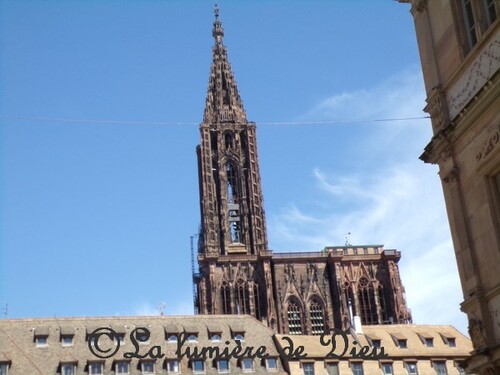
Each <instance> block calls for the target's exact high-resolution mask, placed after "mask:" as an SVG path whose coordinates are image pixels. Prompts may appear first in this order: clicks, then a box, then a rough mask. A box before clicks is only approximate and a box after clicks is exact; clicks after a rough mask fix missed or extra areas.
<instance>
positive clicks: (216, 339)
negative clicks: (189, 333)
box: [210, 333, 221, 342]
mask: <svg viewBox="0 0 500 375" xmlns="http://www.w3.org/2000/svg"><path fill="white" fill-rule="evenodd" d="M210 341H212V342H221V336H220V335H219V334H218V333H214V334H212V335H210Z"/></svg>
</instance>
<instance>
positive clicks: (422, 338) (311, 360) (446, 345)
mask: <svg viewBox="0 0 500 375" xmlns="http://www.w3.org/2000/svg"><path fill="white" fill-rule="evenodd" d="M358 328H359V327H358ZM346 338H347V342H348V344H347V345H345V344H344V341H343V338H342V337H340V335H337V336H336V337H335V342H336V345H337V346H336V348H335V350H334V353H335V354H340V353H342V352H343V351H344V349H345V348H346V347H347V351H346V353H345V355H344V356H342V357H341V358H333V357H331V356H330V357H329V353H330V352H331V350H332V345H331V344H329V345H322V344H321V341H320V340H319V339H318V337H317V336H302V335H300V336H284V335H276V336H275V340H276V345H277V346H278V349H280V350H283V349H284V348H285V347H287V346H289V340H292V342H293V345H294V347H295V348H297V347H299V346H303V347H304V352H305V353H307V358H303V359H291V360H289V361H286V362H285V363H284V364H285V366H286V369H287V371H288V372H289V373H290V375H344V374H349V375H350V374H355V375H357V374H364V375H372V374H373V375H380V374H382V375H399V374H404V375H436V374H447V375H464V374H465V371H464V369H463V368H462V367H461V365H462V364H463V362H464V360H466V359H467V358H468V356H469V353H470V351H471V350H472V345H471V342H470V340H469V339H468V338H467V337H465V336H464V335H462V334H461V333H460V332H458V331H457V330H456V329H455V328H453V327H451V326H430V325H413V324H405V325H398V324H395V325H391V326H387V325H384V326H380V325H374V326H364V327H362V328H361V329H358V330H357V332H356V331H354V330H352V331H351V332H350V333H349V334H347V335H346ZM329 340H330V341H331V340H332V337H331V336H328V337H325V339H324V341H323V342H324V343H328V342H329ZM362 347H365V348H368V350H367V354H371V353H375V354H377V355H378V354H380V353H382V348H383V352H384V354H386V355H387V356H386V357H384V358H367V359H362V358H356V357H355V356H354V355H353V354H351V350H352V349H353V348H354V349H355V350H356V353H360V352H361V351H362ZM368 357H369V355H368ZM468 374H471V373H468Z"/></svg>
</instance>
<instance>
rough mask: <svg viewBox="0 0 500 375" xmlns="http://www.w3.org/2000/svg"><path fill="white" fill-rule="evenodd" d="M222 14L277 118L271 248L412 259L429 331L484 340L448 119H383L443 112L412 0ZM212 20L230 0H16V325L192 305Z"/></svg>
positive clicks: (12, 45) (5, 48)
mask: <svg viewBox="0 0 500 375" xmlns="http://www.w3.org/2000/svg"><path fill="white" fill-rule="evenodd" d="M219 4H220V8H221V11H220V15H221V20H222V22H223V27H224V29H225V37H224V41H225V44H226V46H227V47H228V52H229V59H230V61H231V64H232V66H233V71H234V73H235V76H236V79H237V81H238V87H239V90H240V94H241V96H242V98H243V101H244V104H245V109H246V111H247V114H248V118H249V120H251V121H255V122H256V123H257V126H258V143H259V157H260V167H261V175H262V184H263V191H264V199H265V208H266V215H267V224H268V236H269V246H270V248H271V249H272V250H274V251H289V250H319V249H322V248H323V247H324V246H327V245H343V244H344V242H345V235H346V233H347V232H351V235H350V238H349V240H350V242H351V243H353V244H384V245H385V247H386V248H397V249H399V250H401V251H402V254H403V257H402V260H401V262H400V267H401V275H402V278H403V283H404V285H405V287H406V296H407V301H408V304H409V306H410V307H411V309H412V312H413V317H414V321H415V323H421V324H424V323H425V324H453V325H455V326H456V327H457V328H459V329H460V330H461V331H462V332H465V331H466V321H465V315H464V314H462V313H460V311H459V303H460V302H461V298H462V294H461V289H460V283H459V278H458V275H457V269H456V264H455V259H454V254H453V248H452V244H451V239H450V233H449V227H448V222H447V218H446V213H445V207H444V203H443V198H442V191H441V187H440V183H439V178H438V176H437V168H436V166H432V165H426V164H424V163H423V162H421V161H420V160H418V156H419V155H420V154H421V152H422V150H423V147H424V146H425V145H426V144H427V142H428V141H429V140H430V137H431V127H430V122H429V120H427V119H423V120H422V119H421V120H411V121H394V122H374V121H371V120H375V119H386V118H407V117H422V116H425V115H426V114H425V113H424V112H423V111H422V108H423V107H424V106H425V93H424V88H423V81H422V75H421V70H420V62H419V57H418V49H417V45H416V38H415V32H414V28H413V20H412V17H411V15H410V13H409V6H408V5H407V4H400V3H398V2H396V1H381V0H380V1H373V0H370V1H368V0H366V1H220V2H219ZM212 22H213V2H211V1H180V0H179V1H160V0H149V1H104V0H103V1H94V2H89V1H24V0H22V1H19V0H17V1H5V0H4V1H0V53H1V56H2V58H1V59H0V82H1V85H0V103H1V104H0V132H1V133H0V136H1V138H0V142H1V144H0V147H1V149H0V150H1V151H0V157H1V161H0V163H1V164H0V168H1V169H0V176H1V190H0V204H1V209H0V215H1V216H0V220H1V227H0V230H1V232H0V236H1V237H0V241H1V242H0V245H1V258H0V260H1V289H0V291H1V294H0V300H1V301H2V304H3V305H5V304H8V316H9V317H35V316H36V317H38V316H54V315H56V316H91V315H136V314H158V310H157V309H156V307H157V306H158V305H159V304H160V303H161V302H164V303H165V305H166V307H165V313H168V314H181V313H192V295H191V293H192V287H191V275H190V271H191V269H190V247H189V237H190V236H191V235H192V234H194V233H196V232H197V230H198V225H199V221H200V219H199V204H198V181H197V166H196V157H195V147H196V145H197V144H198V141H199V134H198V127H197V124H199V122H200V121H201V119H202V115H203V108H204V102H205V95H206V89H207V82H208V73H209V68H210V62H211V48H212V45H213V38H212V35H211V29H212ZM61 119H66V120H65V121H61ZM338 121H346V122H342V123H337V122H338ZM283 122H287V123H293V124H278V123H283ZM311 122H330V123H329V124H311Z"/></svg>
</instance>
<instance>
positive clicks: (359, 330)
mask: <svg viewBox="0 0 500 375" xmlns="http://www.w3.org/2000/svg"><path fill="white" fill-rule="evenodd" d="M354 332H356V333H357V334H360V335H362V334H363V326H362V325H361V318H360V317H359V316H357V315H356V316H354Z"/></svg>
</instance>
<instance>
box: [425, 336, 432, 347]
mask: <svg viewBox="0 0 500 375" xmlns="http://www.w3.org/2000/svg"><path fill="white" fill-rule="evenodd" d="M424 344H425V346H427V347H428V348H432V347H434V340H433V339H432V337H427V338H425V339H424Z"/></svg>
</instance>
